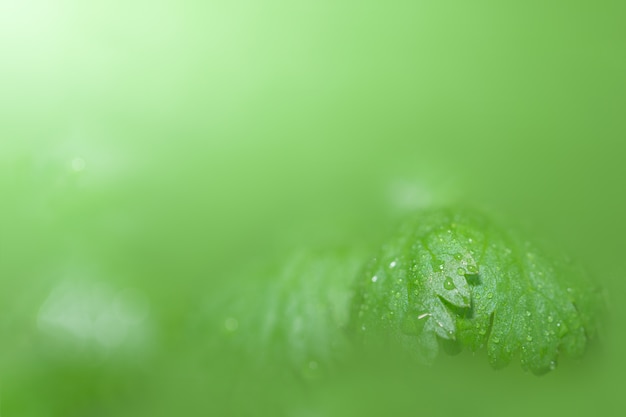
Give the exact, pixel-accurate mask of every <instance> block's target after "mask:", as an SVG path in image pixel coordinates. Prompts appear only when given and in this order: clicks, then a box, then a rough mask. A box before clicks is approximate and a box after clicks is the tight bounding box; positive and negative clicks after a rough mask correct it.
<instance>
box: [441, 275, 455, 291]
mask: <svg viewBox="0 0 626 417" xmlns="http://www.w3.org/2000/svg"><path fill="white" fill-rule="evenodd" d="M443 288H445V289H446V290H454V289H455V288H456V285H454V281H452V278H450V277H446V280H445V281H444V282H443Z"/></svg>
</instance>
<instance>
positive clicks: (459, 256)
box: [454, 253, 463, 261]
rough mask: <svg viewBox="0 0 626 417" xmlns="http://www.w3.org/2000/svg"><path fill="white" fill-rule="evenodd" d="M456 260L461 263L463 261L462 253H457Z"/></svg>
mask: <svg viewBox="0 0 626 417" xmlns="http://www.w3.org/2000/svg"><path fill="white" fill-rule="evenodd" d="M454 259H456V260H457V261H460V260H461V259H463V255H461V254H460V253H455V254H454Z"/></svg>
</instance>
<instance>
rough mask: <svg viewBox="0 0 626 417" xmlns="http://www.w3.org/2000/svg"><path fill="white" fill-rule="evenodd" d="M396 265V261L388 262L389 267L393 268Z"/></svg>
mask: <svg viewBox="0 0 626 417" xmlns="http://www.w3.org/2000/svg"><path fill="white" fill-rule="evenodd" d="M396 265H397V262H396V261H392V262H391V263H390V264H389V268H395V267H396Z"/></svg>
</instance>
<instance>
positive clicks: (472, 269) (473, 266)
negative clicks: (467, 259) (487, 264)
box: [467, 265, 478, 274]
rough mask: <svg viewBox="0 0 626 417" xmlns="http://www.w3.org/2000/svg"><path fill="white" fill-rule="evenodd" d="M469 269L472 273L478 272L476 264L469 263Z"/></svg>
mask: <svg viewBox="0 0 626 417" xmlns="http://www.w3.org/2000/svg"><path fill="white" fill-rule="evenodd" d="M467 270H468V272H469V273H470V274H475V273H477V272H478V268H477V267H476V265H468V266H467Z"/></svg>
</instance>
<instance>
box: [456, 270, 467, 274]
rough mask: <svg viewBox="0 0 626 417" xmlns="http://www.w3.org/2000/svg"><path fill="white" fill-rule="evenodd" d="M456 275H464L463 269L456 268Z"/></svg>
mask: <svg viewBox="0 0 626 417" xmlns="http://www.w3.org/2000/svg"><path fill="white" fill-rule="evenodd" d="M456 273H457V274H459V275H465V269H463V268H458V269H457V270H456Z"/></svg>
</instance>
